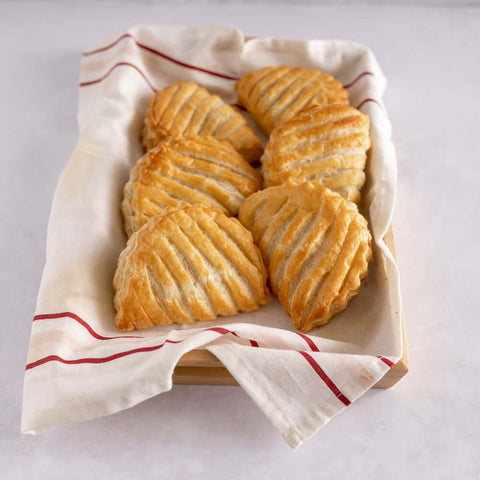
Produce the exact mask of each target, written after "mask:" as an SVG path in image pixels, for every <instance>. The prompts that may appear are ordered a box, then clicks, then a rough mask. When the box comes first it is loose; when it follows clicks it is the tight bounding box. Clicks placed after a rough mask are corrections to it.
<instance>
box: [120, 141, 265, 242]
mask: <svg viewBox="0 0 480 480" xmlns="http://www.w3.org/2000/svg"><path fill="white" fill-rule="evenodd" d="M260 183H261V181H260V177H259V176H258V174H257V173H256V172H255V170H254V169H253V168H252V167H251V166H250V165H249V164H248V163H247V162H246V161H245V160H244V159H243V157H242V156H241V155H240V154H239V153H238V152H237V151H236V150H235V149H234V148H233V147H232V146H231V145H230V144H229V143H228V142H221V141H218V140H215V138H213V137H205V138H202V137H198V136H192V137H189V138H179V139H176V140H175V139H171V140H169V141H166V142H161V143H160V144H159V145H157V146H156V147H155V148H153V149H151V150H149V151H148V152H147V153H146V155H145V156H144V157H143V158H141V159H140V160H139V161H138V162H137V164H136V165H135V167H134V168H133V169H132V170H131V172H130V179H129V181H128V183H127V184H126V185H125V188H124V197H123V202H122V207H121V209H122V214H123V217H124V220H125V224H124V225H125V231H126V232H127V234H128V235H131V234H132V233H133V232H135V231H136V230H138V229H139V228H140V227H141V226H142V225H143V224H144V223H146V222H147V221H148V219H149V218H150V217H152V216H153V215H158V214H159V213H161V212H162V210H163V209H164V208H165V207H168V206H173V207H174V206H179V205H180V204H182V203H183V202H185V203H188V204H191V205H193V204H196V203H201V204H204V205H206V206H208V207H212V208H219V209H221V210H222V211H223V212H225V213H226V214H228V215H236V214H237V213H238V209H239V208H240V205H241V204H242V202H243V201H244V200H245V198H246V197H248V196H249V195H251V194H252V193H254V192H256V191H257V190H259V189H260Z"/></svg>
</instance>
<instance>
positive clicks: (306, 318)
mask: <svg viewBox="0 0 480 480" xmlns="http://www.w3.org/2000/svg"><path fill="white" fill-rule="evenodd" d="M239 218H240V221H241V222H242V223H243V225H245V227H246V228H248V229H249V230H250V231H251V232H252V234H253V238H254V241H255V243H256V244H257V245H258V247H259V248H260V251H261V252H262V255H263V258H264V261H265V265H266V266H267V270H268V273H269V277H270V285H271V288H272V291H273V292H274V293H276V294H277V295H278V298H279V299H280V302H281V304H282V306H283V308H284V309H285V310H286V311H287V313H288V314H289V315H290V316H291V317H292V320H293V323H294V324H295V327H296V328H297V329H299V330H303V331H305V332H308V331H309V330H311V329H312V328H314V327H318V326H321V325H324V324H326V323H328V321H329V320H330V319H331V317H332V316H333V315H335V314H336V313H339V312H341V311H343V310H344V309H345V308H346V307H347V305H348V303H349V302H350V300H351V299H352V298H353V297H355V296H356V295H357V294H358V293H359V291H360V283H361V281H362V279H363V278H365V277H366V276H367V275H368V262H369V261H370V259H371V256H372V251H371V248H370V244H371V235H370V232H369V230H368V225H367V221H366V220H365V218H364V217H363V216H362V215H360V213H359V212H358V210H357V207H356V205H355V204H354V203H352V202H348V201H347V200H345V199H344V198H343V197H341V196H340V195H338V194H337V193H335V192H332V191H331V190H329V189H328V188H326V187H324V186H322V185H313V184H312V183H310V182H305V183H301V184H298V185H293V184H290V183H285V184H283V185H280V186H276V187H270V188H267V189H265V190H262V191H260V192H257V193H255V194H253V195H251V196H250V197H248V198H247V199H246V200H245V202H244V203H243V205H242V206H241V207H240V213H239Z"/></svg>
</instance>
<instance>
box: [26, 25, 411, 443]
mask: <svg viewBox="0 0 480 480" xmlns="http://www.w3.org/2000/svg"><path fill="white" fill-rule="evenodd" d="M281 64H287V65H290V66H294V67H307V68H316V69H319V70H321V71H324V72H328V73H331V74H333V75H334V76H335V77H336V78H337V79H339V80H340V81H342V82H343V84H344V85H345V86H346V87H347V88H348V92H349V97H350V100H351V103H352V105H353V106H355V107H357V108H359V109H361V110H362V111H363V112H365V113H368V114H369V116H370V120H371V137H372V148H371V150H370V153H369V159H368V165H367V176H368V181H367V184H366V186H365V188H364V197H365V201H366V202H365V203H366V213H367V217H368V219H369V223H370V228H371V230H372V232H373V235H374V245H373V250H374V261H373V263H372V264H371V267H370V275H369V278H368V282H367V285H366V286H365V287H363V289H362V291H361V294H360V296H359V297H358V298H356V299H355V300H354V301H353V302H352V303H351V304H350V306H349V307H348V309H347V310H346V311H345V312H344V313H342V314H341V315H338V316H337V317H336V318H334V319H333V320H332V321H331V322H330V323H329V324H328V325H327V326H325V327H323V328H319V329H315V330H313V331H312V332H311V334H310V335H304V334H301V333H299V332H297V331H295V329H294V328H293V325H292V323H291V321H290V319H289V318H288V316H287V315H286V314H285V312H284V311H283V310H282V308H281V306H280V304H279V303H278V301H277V300H274V301H273V302H272V303H271V304H269V305H266V306H264V307H263V308H261V309H260V310H258V311H256V312H253V313H244V314H241V315H237V316H234V317H226V318H223V319H220V320H218V321H214V322H197V323H196V324H194V325H187V326H183V327H181V326H179V325H172V326H166V327H155V328H153V329H150V330H145V331H136V332H133V333H130V334H122V333H119V332H117V331H116V329H115V324H114V321H113V316H114V311H113V305H112V297H113V290H112V277H113V273H114V271H115V267H116V261H117V257H118V255H119V253H120V252H121V251H122V249H123V248H124V246H125V243H126V237H125V234H124V233H123V231H122V219H121V215H120V210H119V205H120V202H121V198H122V189H123V186H124V184H125V182H126V181H127V179H128V173H129V170H130V169H131V168H132V166H133V165H134V164H135V162H136V161H137V160H138V159H139V158H140V157H141V156H142V150H141V146H140V141H139V133H140V130H141V127H142V122H143V117H144V114H145V110H146V106H147V102H148V100H149V99H150V98H151V96H152V94H153V92H154V91H155V90H156V89H161V88H163V87H165V86H166V85H168V84H170V83H172V82H174V81H177V80H193V81H195V82H198V83H199V84H201V85H203V86H204V87H206V88H207V89H208V90H209V91H210V92H213V93H216V94H219V95H221V96H222V97H223V98H224V100H225V101H227V102H229V103H235V102H236V97H235V93H234V90H233V86H234V83H235V80H236V79H237V78H238V77H240V76H241V75H243V74H244V73H246V72H248V71H251V70H254V69H258V68H261V67H263V66H266V65H281ZM80 76H81V79H80V95H79V115H78V118H79V139H78V143H77V145H76V147H75V149H74V151H73V153H72V155H71V157H70V159H69V161H68V163H67V165H66V167H65V170H64V171H63V173H62V175H61V177H60V180H59V183H58V187H57V190H56V193H55V197H54V200H53V205H52V211H51V216H50V222H49V227H48V239H47V261H46V265H45V269H44V273H43V277H42V281H41V286H40V292H39V296H38V303H37V308H36V315H35V317H34V322H33V324H32V332H31V340H30V346H29V352H28V360H27V367H26V372H25V383H24V399H23V415H22V427H21V428H22V432H23V433H33V434H35V433H39V432H41V431H43V430H45V429H48V428H51V427H54V426H56V425H60V424H62V423H67V422H74V421H80V420H85V419H89V418H94V417H99V416H102V415H107V414H111V413H114V412H118V411H120V410H122V409H124V408H127V407H130V406H132V405H135V404H137V403H139V402H141V401H143V400H145V399H147V398H150V397H152V396H153V395H157V394H159V393H162V392H165V391H167V390H170V389H171V388H172V372H173V369H174V367H175V365H176V363H177V361H178V360H179V358H180V357H181V356H182V355H183V354H184V353H185V352H188V351H190V350H192V349H198V348H205V349H207V350H209V351H210V352H212V353H213V354H214V355H216V356H217V357H218V358H219V359H220V360H221V361H222V363H223V364H224V365H225V366H226V367H227V368H228V370H229V371H230V373H231V374H232V375H233V376H234V377H235V379H236V380H237V381H238V383H239V384H240V385H241V386H242V387H243V388H244V389H245V390H246V392H247V393H248V394H249V395H250V397H251V398H252V399H253V400H254V401H255V402H256V403H257V405H258V406H259V407H260V408H261V409H262V411H263V412H264V413H265V415H266V416H267V417H268V418H269V419H270V420H271V421H272V423H273V424H274V425H275V426H276V427H277V428H278V430H279V431H280V433H281V434H282V435H283V436H284V438H285V439H286V441H287V442H288V443H289V444H290V445H291V446H292V447H297V446H298V445H300V444H301V443H302V442H303V441H304V440H305V439H307V438H309V437H310V436H311V435H313V434H314V433H315V432H316V431H317V430H318V429H319V428H320V427H321V426H323V425H324V424H325V423H326V422H328V421H329V420H330V419H331V418H332V417H333V416H335V415H336V414H337V413H339V412H340V411H341V410H343V409H344V408H346V407H347V406H348V405H349V404H350V403H351V402H353V401H354V400H355V399H357V398H358V397H359V396H360V395H362V394H363V393H364V392H365V391H367V390H368V389H369V388H370V387H371V386H372V385H374V384H375V383H376V382H377V381H378V380H379V379H380V378H381V377H382V376H383V375H384V374H385V373H386V372H387V370H388V369H389V367H390V366H391V365H392V364H393V363H395V362H397V361H398V359H399V358H400V357H401V354H402V341H401V318H400V317H401V315H400V294H399V278H398V270H397V266H396V264H395V261H394V259H393V257H392V254H391V252H390V251H389V250H388V248H387V247H386V245H385V243H384V241H383V237H384V235H385V232H386V230H387V228H388V226H389V224H390V221H391V217H392V212H393V206H394V198H395V188H396V187H395V184H396V160H395V153H394V150H393V146H392V143H391V141H390V124H389V121H388V117H387V115H386V112H385V108H384V106H383V104H382V100H381V97H382V94H383V91H384V88H385V78H384V76H383V74H382V72H381V70H380V68H379V66H378V64H377V62H376V60H375V58H374V56H373V54H372V53H371V52H370V51H369V50H368V49H367V48H365V47H362V46H360V45H358V44H355V43H352V42H347V41H319V40H313V41H308V42H306V41H293V40H278V39H272V38H256V39H248V40H247V39H245V38H244V37H243V35H242V34H241V33H240V32H239V31H238V30H236V29H234V28H231V27H226V26H201V27H182V26H175V27H172V26H154V27H147V26H137V27H133V28H130V29H129V30H128V31H126V32H123V33H120V34H117V35H113V36H111V37H108V38H105V39H102V40H99V41H98V42H96V43H95V44H94V45H93V46H92V47H91V48H89V50H88V51H87V52H85V53H84V54H83V56H82V63H81V74H80ZM250 120H251V119H250ZM251 124H252V125H253V122H251Z"/></svg>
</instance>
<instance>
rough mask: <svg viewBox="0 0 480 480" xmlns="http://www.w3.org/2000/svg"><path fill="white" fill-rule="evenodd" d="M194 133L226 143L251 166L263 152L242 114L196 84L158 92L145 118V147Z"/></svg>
mask: <svg viewBox="0 0 480 480" xmlns="http://www.w3.org/2000/svg"><path fill="white" fill-rule="evenodd" d="M192 134H194V135H200V136H201V137H205V136H213V137H215V138H216V139H218V140H227V141H228V142H230V143H231V144H232V145H233V147H234V148H235V149H236V150H237V151H238V152H240V153H241V154H242V155H243V156H244V157H245V159H246V160H247V161H248V162H249V163H252V162H255V161H258V160H259V158H260V156H261V155H262V152H263V147H262V144H261V142H260V140H259V139H258V138H257V136H256V135H255V134H254V133H253V131H252V130H251V128H250V127H249V126H248V125H247V123H246V121H245V119H244V118H243V117H242V115H241V114H240V113H238V112H237V111H236V110H235V109H234V108H232V107H231V106H230V105H227V104H226V103H225V102H223V101H222V99H221V98H220V97H219V96H217V95H211V94H210V93H208V92H207V90H205V89H204V88H203V87H200V86H199V85H197V84H196V83H193V82H176V83H173V84H172V85H169V86H168V87H166V88H164V89H163V90H160V91H158V92H157V93H155V95H154V96H153V98H152V99H151V100H150V103H149V104H148V109H147V115H146V117H145V123H144V127H143V131H142V142H143V147H144V148H145V149H146V150H150V149H151V148H153V147H154V146H155V145H157V144H158V143H159V142H161V141H162V140H166V139H167V138H169V137H180V136H188V135H192Z"/></svg>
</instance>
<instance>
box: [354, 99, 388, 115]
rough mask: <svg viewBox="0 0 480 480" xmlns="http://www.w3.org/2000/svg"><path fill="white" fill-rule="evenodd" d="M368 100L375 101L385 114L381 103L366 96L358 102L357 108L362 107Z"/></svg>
mask: <svg viewBox="0 0 480 480" xmlns="http://www.w3.org/2000/svg"><path fill="white" fill-rule="evenodd" d="M368 102H373V103H376V104H377V105H378V106H379V107H380V108H381V109H382V111H383V113H385V114H386V113H387V112H386V111H385V108H384V107H383V105H382V104H381V103H380V102H379V101H378V100H375V99H374V98H366V99H365V100H363V102H360V104H359V105H358V106H357V110H360V108H362V107H363V106H364V105H365V104H366V103H368Z"/></svg>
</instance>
